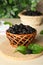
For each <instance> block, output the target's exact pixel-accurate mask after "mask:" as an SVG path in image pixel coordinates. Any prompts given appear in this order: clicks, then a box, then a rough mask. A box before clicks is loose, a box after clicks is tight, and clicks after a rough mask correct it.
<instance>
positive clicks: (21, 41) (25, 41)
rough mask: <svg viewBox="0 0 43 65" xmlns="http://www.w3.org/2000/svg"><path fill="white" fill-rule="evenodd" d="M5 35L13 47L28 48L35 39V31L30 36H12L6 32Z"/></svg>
mask: <svg viewBox="0 0 43 65" xmlns="http://www.w3.org/2000/svg"><path fill="white" fill-rule="evenodd" d="M6 35H7V38H8V39H9V40H10V44H11V45H12V46H13V47H17V46H20V45H23V46H28V45H29V44H30V43H31V42H32V41H33V40H34V39H35V36H36V31H35V32H34V33H32V34H12V33H10V32H7V31H6Z"/></svg>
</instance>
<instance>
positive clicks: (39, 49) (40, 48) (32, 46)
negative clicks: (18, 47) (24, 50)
mask: <svg viewBox="0 0 43 65" xmlns="http://www.w3.org/2000/svg"><path fill="white" fill-rule="evenodd" d="M28 49H30V50H32V53H33V54H37V53H40V52H42V51H43V46H40V45H38V44H33V43H32V44H30V45H29V46H28Z"/></svg>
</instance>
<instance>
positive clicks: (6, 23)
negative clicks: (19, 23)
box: [4, 21, 12, 26]
mask: <svg viewBox="0 0 43 65" xmlns="http://www.w3.org/2000/svg"><path fill="white" fill-rule="evenodd" d="M4 24H5V25H7V24H9V25H10V26H12V23H10V22H6V21H5V22H4Z"/></svg>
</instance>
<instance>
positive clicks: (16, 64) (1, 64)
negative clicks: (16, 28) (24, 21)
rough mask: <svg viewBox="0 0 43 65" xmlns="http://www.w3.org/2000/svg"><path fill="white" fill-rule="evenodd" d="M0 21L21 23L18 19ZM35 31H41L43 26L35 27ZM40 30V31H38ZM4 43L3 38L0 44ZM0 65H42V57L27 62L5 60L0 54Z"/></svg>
mask: <svg viewBox="0 0 43 65" xmlns="http://www.w3.org/2000/svg"><path fill="white" fill-rule="evenodd" d="M1 20H5V21H10V22H12V23H14V24H15V23H20V22H21V21H20V20H19V19H1ZM35 28H36V29H37V31H38V32H39V31H40V30H41V29H43V25H41V26H38V27H35ZM39 29H40V30H39ZM3 41H4V38H2V37H1V38H0V43H2V42H3ZM0 65H43V55H42V56H40V57H38V58H35V59H32V60H29V61H27V60H26V61H19V60H18V61H16V60H13V59H10V58H7V57H5V56H2V55H1V54H0Z"/></svg>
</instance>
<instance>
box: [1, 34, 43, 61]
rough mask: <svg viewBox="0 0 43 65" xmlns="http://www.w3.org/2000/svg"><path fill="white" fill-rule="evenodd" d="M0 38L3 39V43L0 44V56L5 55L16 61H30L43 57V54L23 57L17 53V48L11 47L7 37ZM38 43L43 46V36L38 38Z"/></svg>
mask: <svg viewBox="0 0 43 65" xmlns="http://www.w3.org/2000/svg"><path fill="white" fill-rule="evenodd" d="M0 38H3V39H4V40H3V39H2V40H3V42H2V43H0V54H1V55H4V56H6V57H7V58H8V57H9V58H11V59H12V58H13V59H14V60H30V59H34V58H37V57H39V56H41V55H43V52H42V53H40V54H26V55H23V54H21V53H19V52H16V53H15V48H14V47H12V46H11V45H10V42H9V40H8V39H7V38H6V36H3V37H2V36H1V37H0ZM36 42H37V43H39V42H40V43H39V44H40V45H43V36H40V35H39V36H38V37H37V40H36Z"/></svg>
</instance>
